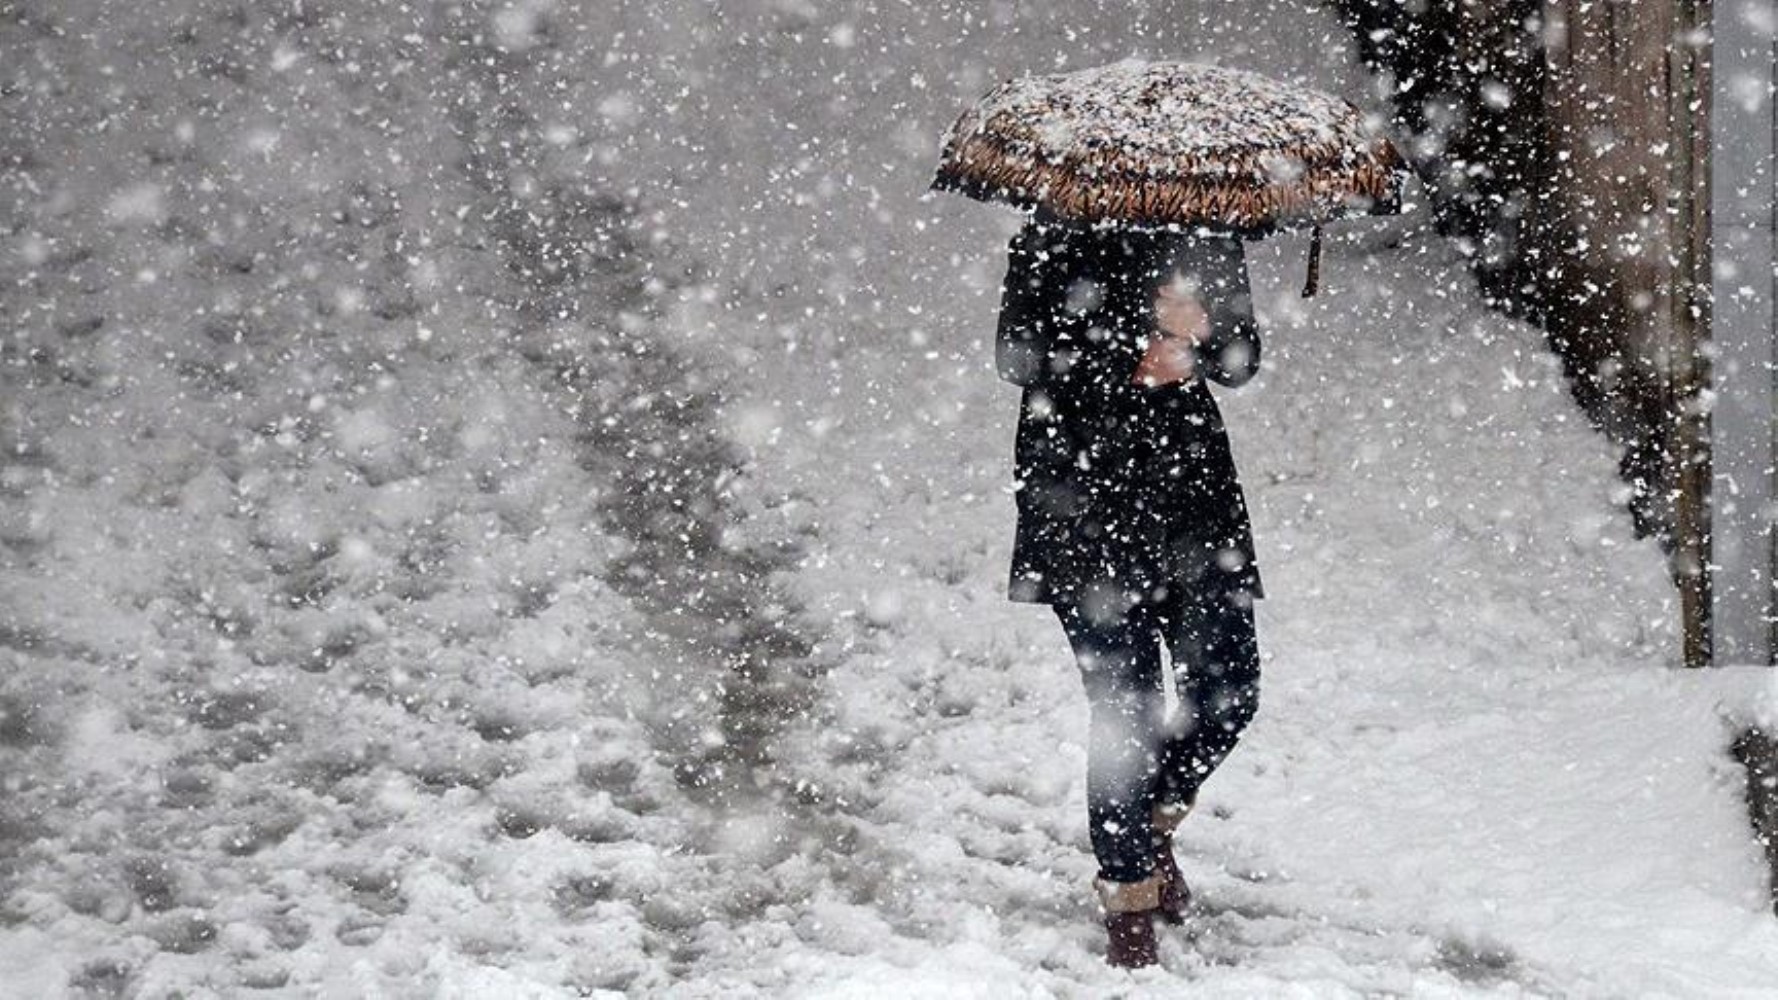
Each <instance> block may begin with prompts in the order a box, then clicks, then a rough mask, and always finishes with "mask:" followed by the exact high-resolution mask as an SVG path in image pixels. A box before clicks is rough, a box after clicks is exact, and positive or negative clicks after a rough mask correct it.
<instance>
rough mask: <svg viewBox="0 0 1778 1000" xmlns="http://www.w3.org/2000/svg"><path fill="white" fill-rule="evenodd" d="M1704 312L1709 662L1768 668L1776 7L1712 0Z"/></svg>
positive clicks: (1775, 425) (1774, 567)
mask: <svg viewBox="0 0 1778 1000" xmlns="http://www.w3.org/2000/svg"><path fill="white" fill-rule="evenodd" d="M1705 14H1706V16H1707V20H1706V22H1705V23H1707V24H1708V25H1709V27H1710V31H1711V52H1710V78H1711V81H1712V82H1711V87H1710V93H1711V96H1712V100H1711V101H1710V124H1711V128H1710V130H1709V133H1708V134H1709V136H1710V138H1709V144H1710V145H1709V157H1708V160H1707V162H1708V163H1709V164H1710V168H1709V169H1710V173H1711V178H1712V180H1711V188H1710V200H1709V215H1708V223H1707V225H1708V228H1709V236H1710V244H1709V251H1708V255H1709V259H1710V262H1711V266H1710V269H1709V270H1708V271H1705V272H1702V273H1703V274H1705V275H1707V276H1708V280H1709V281H1710V294H1708V295H1703V296H1700V297H1701V298H1702V299H1704V301H1705V303H1706V305H1707V307H1708V317H1709V321H1710V343H1711V347H1712V348H1713V350H1712V354H1711V362H1710V369H1711V371H1710V381H1709V382H1708V383H1707V384H1708V385H1709V386H1710V388H1711V390H1712V393H1713V398H1714V400H1715V402H1714V405H1713V406H1712V407H1711V431H1710V433H1711V443H1712V444H1713V446H1714V447H1713V459H1712V465H1713V473H1714V478H1713V483H1714V487H1715V488H1714V491H1713V497H1712V501H1711V506H1712V510H1711V515H1712V521H1713V523H1714V526H1715V532H1714V535H1713V545H1712V549H1713V558H1712V560H1711V575H1712V581H1711V586H1710V590H1711V593H1710V599H1711V604H1712V608H1713V612H1712V620H1713V622H1714V633H1715V636H1714V638H1715V643H1714V645H1715V652H1716V658H1717V659H1718V660H1719V661H1721V662H1733V663H1771V662H1773V652H1774V650H1775V649H1778V629H1775V623H1774V616H1773V597H1774V590H1773V587H1774V581H1775V580H1778V576H1775V575H1774V574H1775V572H1778V548H1775V546H1778V539H1775V538H1774V536H1773V530H1772V512H1773V510H1774V509H1775V508H1774V501H1775V500H1778V478H1775V472H1774V468H1773V466H1774V457H1775V456H1778V450H1775V448H1778V414H1774V410H1773V406H1774V402H1775V401H1778V367H1774V361H1778V358H1775V356H1774V349H1773V319H1774V316H1773V311H1774V303H1778V288H1775V287H1774V281H1773V271H1772V265H1773V251H1774V244H1773V236H1774V232H1775V226H1774V207H1775V206H1778V198H1775V197H1774V181H1773V165H1774V159H1775V157H1774V153H1775V148H1774V142H1775V137H1778V118H1774V102H1773V100H1772V97H1771V92H1770V89H1769V88H1770V86H1771V84H1772V83H1773V82H1774V79H1775V77H1778V73H1775V66H1778V61H1775V58H1774V51H1773V44H1774V38H1773V25H1774V23H1775V19H1778V2H1775V0H1711V2H1710V4H1709V5H1708V9H1707V10H1706V11H1705Z"/></svg>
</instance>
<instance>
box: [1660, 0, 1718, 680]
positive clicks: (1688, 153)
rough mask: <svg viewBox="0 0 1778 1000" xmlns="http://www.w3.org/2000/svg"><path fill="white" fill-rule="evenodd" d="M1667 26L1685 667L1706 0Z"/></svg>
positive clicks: (1705, 313)
mask: <svg viewBox="0 0 1778 1000" xmlns="http://www.w3.org/2000/svg"><path fill="white" fill-rule="evenodd" d="M1666 27H1667V32H1668V35H1667V52H1668V60H1669V70H1668V81H1669V87H1668V108H1669V111H1668V117H1667V121H1668V124H1669V126H1670V129H1671V131H1670V133H1669V134H1670V136H1671V139H1670V141H1671V148H1672V151H1673V158H1672V164H1673V166H1672V173H1671V175H1670V181H1671V188H1670V190H1671V192H1672V198H1673V201H1672V203H1671V204H1670V205H1669V216H1668V217H1669V220H1670V223H1669V226H1670V228H1669V241H1670V243H1669V246H1670V247H1671V251H1672V252H1671V256H1670V257H1669V260H1670V262H1671V265H1670V271H1669V281H1670V282H1671V286H1670V291H1669V294H1668V296H1667V301H1668V308H1669V310H1670V312H1669V317H1668V318H1669V322H1670V326H1671V329H1672V330H1673V333H1674V337H1675V339H1676V340H1677V342H1678V343H1677V344H1676V346H1677V348H1678V350H1677V351H1676V352H1675V356H1674V359H1673V360H1674V367H1673V370H1672V372H1671V374H1670V376H1669V377H1670V378H1671V379H1672V382H1673V389H1672V395H1671V396H1670V397H1669V398H1670V399H1671V401H1672V404H1673V408H1672V411H1671V421H1672V422H1671V423H1670V424H1669V427H1670V428H1671V430H1672V431H1673V432H1674V435H1675V438H1676V440H1675V441H1674V445H1675V447H1674V448H1673V454H1674V456H1675V458H1676V459H1677V463H1678V469H1677V472H1678V487H1679V502H1678V504H1677V509H1676V510H1675V511H1674V514H1675V517H1674V521H1675V525H1674V527H1675V536H1676V537H1675V539H1674V540H1675V542H1676V546H1675V549H1676V552H1675V555H1676V556H1677V558H1678V568H1679V574H1678V578H1679V603H1680V613H1681V615H1682V616H1683V636H1684V657H1685V665H1686V666H1688V667H1703V666H1708V665H1709V664H1710V663H1711V662H1712V660H1713V658H1714V653H1713V646H1714V643H1713V641H1712V640H1713V635H1712V631H1713V630H1712V627H1711V626H1712V622H1711V615H1710V610H1711V608H1710V603H1711V601H1710V590H1711V586H1710V585H1711V574H1710V565H1711V549H1712V546H1711V534H1710V527H1711V518H1710V513H1711V512H1710V485H1711V467H1712V463H1711V452H1710V410H1709V407H1708V406H1707V405H1705V399H1706V396H1705V393H1704V390H1705V388H1706V387H1707V386H1709V385H1710V358H1709V355H1708V342H1709V339H1710V315H1709V298H1708V296H1707V295H1705V294H1704V293H1703V292H1704V289H1705V288H1706V287H1707V283H1708V282H1709V280H1710V250H1709V243H1708V241H1707V239H1706V237H1707V234H1708V230H1709V225H1710V215H1709V206H1710V172H1709V169H1708V166H1707V165H1708V164H1709V162H1710V160H1709V157H1708V152H1709V141H1710V140H1709V136H1710V107H1711V102H1710V55H1709V48H1708V45H1707V43H1706V42H1705V41H1704V40H1703V37H1704V36H1703V35H1702V34H1701V33H1702V32H1707V31H1708V30H1709V27H1710V0H1676V2H1675V4H1674V8H1673V17H1672V18H1671V20H1669V22H1668V24H1667V25H1666Z"/></svg>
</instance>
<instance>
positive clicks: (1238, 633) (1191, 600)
mask: <svg viewBox="0 0 1778 1000" xmlns="http://www.w3.org/2000/svg"><path fill="white" fill-rule="evenodd" d="M1164 617H1165V618H1166V619H1167V620H1166V621H1165V622H1164V624H1163V628H1162V634H1163V635H1164V636H1166V639H1167V648H1168V651H1169V652H1170V653H1171V654H1172V657H1173V673H1174V682H1175V684H1176V685H1177V686H1178V689H1179V701H1180V709H1181V711H1180V717H1179V718H1178V719H1177V720H1175V722H1174V724H1173V725H1172V726H1169V727H1168V732H1167V733H1166V735H1165V737H1164V740H1163V743H1162V747H1161V752H1160V766H1159V770H1158V772H1157V774H1156V780H1155V798H1156V801H1157V802H1160V803H1162V804H1163V805H1189V804H1190V803H1191V802H1192V801H1193V800H1194V799H1196V798H1197V795H1198V788H1199V787H1200V786H1201V785H1203V783H1204V779H1206V778H1208V777H1209V776H1210V773H1211V772H1212V771H1215V770H1216V768H1217V767H1218V766H1219V765H1221V764H1222V762H1223V760H1224V759H1226V758H1227V757H1228V755H1229V751H1231V750H1233V749H1234V748H1235V743H1236V741H1238V740H1239V739H1240V738H1241V731H1242V730H1243V729H1245V728H1247V724H1248V723H1249V722H1251V721H1253V715H1254V712H1255V711H1256V710H1257V709H1258V707H1259V642H1258V639H1257V637H1256V636H1255V634H1254V627H1253V600H1252V598H1251V597H1249V596H1248V595H1246V594H1244V593H1208V594H1192V595H1186V596H1185V597H1183V598H1181V599H1180V600H1178V601H1176V602H1174V603H1172V604H1171V605H1170V606H1169V607H1168V609H1167V611H1166V613H1165V616H1164Z"/></svg>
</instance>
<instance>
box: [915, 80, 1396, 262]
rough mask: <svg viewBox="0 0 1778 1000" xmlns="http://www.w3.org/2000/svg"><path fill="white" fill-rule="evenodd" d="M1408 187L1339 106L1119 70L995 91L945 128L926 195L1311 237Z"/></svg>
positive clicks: (1390, 152) (1281, 86)
mask: <svg viewBox="0 0 1778 1000" xmlns="http://www.w3.org/2000/svg"><path fill="white" fill-rule="evenodd" d="M1405 176H1406V171H1405V168H1404V165H1403V162H1402V158H1401V154H1400V153H1398V152H1397V151H1396V149H1395V147H1394V146H1393V145H1392V144H1391V143H1390V142H1389V140H1388V139H1387V138H1384V137H1383V136H1381V135H1379V134H1377V133H1376V132H1375V131H1374V130H1373V129H1371V128H1370V127H1369V126H1368V125H1367V124H1366V122H1365V120H1364V116H1363V115H1362V114H1360V113H1359V111H1358V109H1357V108H1355V107H1353V106H1352V104H1351V103H1349V102H1347V101H1345V100H1342V99H1340V98H1338V97H1334V96H1332V95H1330V94H1325V93H1322V92H1321V91H1318V90H1312V89H1309V88H1306V87H1295V86H1291V85H1289V84H1285V83H1280V82H1278V81H1276V80H1272V79H1269V78H1267V77H1264V76H1261V75H1259V74H1257V73H1249V72H1247V71H1244V70H1237V69H1225V68H1223V67H1219V66H1201V65H1197V64H1194V63H1181V62H1155V63H1147V62H1140V61H1136V60H1126V61H1124V62H1119V63H1113V64H1111V65H1109V66H1100V67H1097V68H1094V69H1087V70H1080V71H1077V72H1073V73H1062V74H1057V75H1052V76H1028V77H1021V78H1018V79H1014V80H1008V81H1007V82H1005V83H1002V84H1001V85H999V86H998V87H995V88H994V89H993V90H991V91H989V92H988V94H987V96H985V97H983V98H982V99H981V101H979V102H978V103H977V104H976V105H975V106H974V107H972V108H970V109H969V110H967V111H965V112H964V113H963V115H962V117H960V118H958V119H957V121H956V123H955V124H954V125H952V126H951V129H950V131H949V132H948V133H947V134H946V136H945V141H944V153H943V155H942V156H941V157H940V160H939V166H938V174H937V176H936V177H935V178H934V179H933V182H932V186H933V187H934V188H935V189H937V190H948V191H957V192H960V193H962V194H966V195H969V196H970V197H973V198H979V199H982V200H984V201H1002V202H1008V203H1010V204H1014V205H1018V206H1020V207H1024V208H1042V209H1047V210H1048V211H1050V212H1053V213H1054V214H1056V215H1057V216H1060V217H1061V218H1063V219H1065V220H1069V221H1073V222H1080V223H1104V222H1115V223H1124V224H1130V225H1142V226H1154V225H1179V226H1187V227H1199V226H1204V227H1211V228H1215V229H1220V230H1227V231H1233V232H1237V233H1242V234H1247V235H1258V234H1262V233H1266V232H1270V231H1272V230H1275V229H1279V228H1283V227H1290V226H1315V227H1317V233H1316V235H1317V237H1319V235H1320V234H1319V226H1320V225H1321V224H1322V223H1324V222H1328V221H1331V220H1333V219H1338V218H1344V217H1348V216H1354V215H1373V214H1374V215H1384V214H1392V213H1394V212H1396V211H1399V209H1400V204H1401V185H1402V181H1403V179H1404V177H1405ZM1316 242H1317V244H1318V243H1319V239H1317V241H1316ZM1317 249H1318V247H1317ZM1315 265H1316V260H1315V256H1313V255H1312V256H1311V259H1310V267H1311V276H1310V287H1309V289H1308V290H1307V291H1305V294H1309V293H1310V292H1312V291H1313V286H1314V268H1315Z"/></svg>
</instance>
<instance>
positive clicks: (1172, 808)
mask: <svg viewBox="0 0 1778 1000" xmlns="http://www.w3.org/2000/svg"><path fill="white" fill-rule="evenodd" d="M1191 809H1192V803H1190V802H1179V803H1168V804H1165V805H1162V804H1158V803H1157V804H1156V805H1155V807H1154V812H1153V813H1152V814H1150V820H1151V823H1152V828H1153V831H1154V832H1153V835H1152V836H1153V839H1152V841H1151V842H1152V843H1153V844H1154V873H1155V876H1156V877H1158V878H1159V879H1160V880H1161V899H1160V908H1159V911H1158V913H1157V915H1158V916H1159V917H1160V918H1161V919H1162V920H1165V921H1166V922H1167V923H1169V924H1173V925H1175V926H1177V925H1179V924H1183V923H1185V914H1186V911H1187V910H1188V909H1189V908H1190V907H1191V901H1192V891H1191V887H1189V886H1187V885H1186V884H1185V873H1184V872H1181V871H1180V870H1179V862H1178V860H1176V859H1175V858H1174V857H1173V831H1174V830H1177V829H1179V824H1180V822H1181V821H1182V820H1184V819H1185V817H1186V814H1187V813H1189V812H1191Z"/></svg>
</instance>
